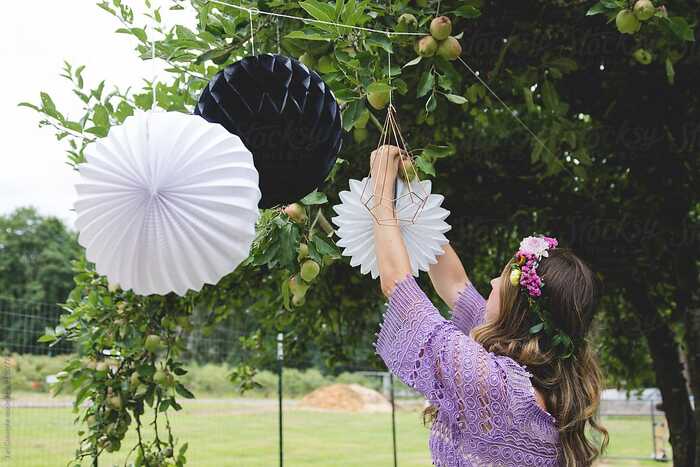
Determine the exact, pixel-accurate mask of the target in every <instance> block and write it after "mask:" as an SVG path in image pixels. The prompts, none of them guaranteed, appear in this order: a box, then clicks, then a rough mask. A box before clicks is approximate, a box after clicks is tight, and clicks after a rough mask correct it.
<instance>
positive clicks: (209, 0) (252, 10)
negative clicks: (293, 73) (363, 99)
mask: <svg viewBox="0 0 700 467" xmlns="http://www.w3.org/2000/svg"><path fill="white" fill-rule="evenodd" d="M209 3H216V4H218V5H222V6H227V7H231V8H234V9H236V10H240V11H247V12H248V13H249V14H252V13H256V14H260V15H267V16H275V17H277V18H287V19H295V20H298V21H303V22H304V23H316V24H326V25H329V26H336V27H341V28H347V29H355V30H357V31H365V32H375V33H377V34H386V33H388V32H390V33H391V34H394V35H396V36H424V35H425V34H423V33H420V32H397V31H386V30H381V29H372V28H363V27H361V26H350V25H349V24H343V23H335V22H333V21H323V20H320V19H314V18H304V17H301V16H293V15H285V14H282V13H273V12H271V11H264V10H258V9H257V8H246V7H244V6H240V5H234V4H232V3H227V2H222V1H219V0H206V1H205V2H204V4H205V5H207V4H209Z"/></svg>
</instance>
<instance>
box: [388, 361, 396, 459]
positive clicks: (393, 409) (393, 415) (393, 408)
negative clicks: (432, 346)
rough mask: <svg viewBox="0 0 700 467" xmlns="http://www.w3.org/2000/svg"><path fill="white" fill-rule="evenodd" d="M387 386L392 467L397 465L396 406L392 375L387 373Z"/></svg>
mask: <svg viewBox="0 0 700 467" xmlns="http://www.w3.org/2000/svg"><path fill="white" fill-rule="evenodd" d="M389 386H390V388H391V390H390V395H391V438H392V444H393V448H394V467H396V466H397V465H398V460H397V459H396V406H395V405H394V375H393V374H392V373H389Z"/></svg>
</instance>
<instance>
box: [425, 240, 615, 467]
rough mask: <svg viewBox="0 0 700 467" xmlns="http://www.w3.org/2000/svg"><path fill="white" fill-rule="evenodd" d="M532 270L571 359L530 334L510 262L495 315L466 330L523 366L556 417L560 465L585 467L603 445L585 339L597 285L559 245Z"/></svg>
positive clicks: (428, 416) (429, 416)
mask: <svg viewBox="0 0 700 467" xmlns="http://www.w3.org/2000/svg"><path fill="white" fill-rule="evenodd" d="M537 273H538V275H539V276H540V277H541V278H542V280H543V281H544V284H545V285H544V288H543V294H544V295H546V297H547V312H549V313H550V316H551V320H552V321H553V323H554V324H555V325H556V326H557V327H559V328H560V329H562V330H564V331H565V332H566V333H567V334H568V335H569V336H570V337H572V338H573V339H574V340H575V341H577V342H578V344H577V347H576V349H575V352H574V354H573V355H572V356H571V357H569V358H567V359H562V358H559V357H558V354H557V353H556V350H555V349H552V348H550V343H549V339H548V338H547V336H543V335H541V333H540V334H535V335H533V334H530V332H529V329H530V326H531V325H532V321H531V313H532V312H531V311H530V310H529V307H528V300H527V296H526V293H525V292H522V291H521V289H520V287H518V286H512V285H511V284H510V281H509V274H510V263H509V264H508V265H506V267H505V268H504V270H503V273H502V274H501V291H500V299H501V306H500V313H499V316H498V318H497V319H496V320H494V321H493V322H489V323H485V324H483V325H481V326H478V327H476V328H474V329H473V330H472V333H471V334H472V337H473V338H474V340H475V341H477V342H479V343H480V344H481V345H482V346H483V347H484V348H485V349H486V350H487V351H490V352H493V353H495V354H497V355H505V356H508V357H510V358H512V359H513V360H515V361H516V362H518V363H520V364H521V365H526V366H527V368H528V370H529V371H530V373H532V375H533V378H532V384H533V386H535V388H537V389H538V390H539V391H540V393H541V394H542V396H543V397H544V399H545V402H546V405H547V411H548V412H549V413H551V414H552V415H554V417H555V418H556V420H557V427H558V430H559V439H560V441H561V445H562V451H561V456H560V457H561V458H560V463H561V465H563V466H566V467H569V466H588V465H591V464H592V463H593V461H594V460H595V459H596V458H597V457H598V456H599V455H600V454H601V452H602V451H603V450H604V449H605V448H606V446H607V444H608V432H607V430H606V429H605V428H604V427H603V426H602V425H601V424H600V423H599V421H598V418H597V412H598V405H599V403H600V394H601V391H602V389H603V381H602V380H603V378H602V374H601V371H600V368H599V366H598V363H597V361H596V358H595V355H594V353H593V350H592V349H591V347H590V344H588V342H587V341H586V340H585V336H586V333H587V332H588V329H589V327H590V324H591V321H592V319H593V315H594V313H595V310H596V307H597V305H598V301H599V299H600V284H599V281H598V279H597V278H596V276H595V275H594V273H593V272H592V271H591V269H590V268H589V267H588V266H587V265H586V263H584V262H583V261H582V260H580V259H579V258H578V257H577V256H576V255H575V254H574V253H573V252H571V250H568V249H564V248H556V249H554V250H550V251H549V257H548V258H544V259H543V260H542V261H541V263H540V265H539V267H538V269H537ZM436 415H437V409H436V408H435V407H433V406H430V407H428V408H427V409H426V410H425V411H424V413H423V421H424V423H425V424H428V423H431V422H432V421H434V420H435V418H436ZM587 425H590V427H591V428H592V429H593V430H594V431H595V432H597V433H598V436H597V437H599V438H600V440H599V442H597V443H596V442H594V441H593V440H591V439H589V437H587V436H586V429H587Z"/></svg>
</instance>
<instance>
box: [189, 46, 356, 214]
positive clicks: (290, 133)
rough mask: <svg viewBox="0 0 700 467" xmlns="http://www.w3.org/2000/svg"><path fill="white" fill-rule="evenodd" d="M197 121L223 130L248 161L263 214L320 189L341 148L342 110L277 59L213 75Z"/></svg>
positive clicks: (304, 72)
mask: <svg viewBox="0 0 700 467" xmlns="http://www.w3.org/2000/svg"><path fill="white" fill-rule="evenodd" d="M195 114H197V115H201V116H202V117H203V118H204V119H206V120H207V121H209V122H212V123H220V124H221V125H223V126H224V128H226V129H227V130H228V131H229V132H231V133H233V134H235V135H237V136H239V137H240V138H241V140H243V143H244V144H245V145H246V147H247V148H248V149H249V150H250V152H252V153H253V159H254V162H255V167H256V168H257V170H258V172H259V174H260V191H261V192H262V199H261V200H260V204H259V206H260V207H263V208H269V207H272V206H274V205H276V204H287V203H290V202H293V201H297V200H298V199H299V198H301V197H303V196H304V195H306V194H308V193H310V192H311V191H313V190H314V189H315V188H317V187H319V186H320V185H321V183H323V181H324V180H325V178H326V176H327V175H328V173H329V172H330V170H331V169H332V168H333V164H334V163H335V160H336V158H337V156H338V152H339V151H340V146H341V144H342V135H343V130H342V122H341V117H340V107H339V106H338V102H337V101H336V100H335V96H334V95H333V93H332V92H331V90H330V88H329V87H328V86H326V84H325V83H324V82H323V80H322V79H321V77H320V76H318V74H317V73H316V72H314V71H311V70H309V69H308V68H307V67H306V66H305V65H303V64H302V63H300V62H298V61H296V60H294V59H292V58H289V57H284V56H282V55H272V54H263V55H257V56H250V57H245V58H243V59H242V60H240V61H238V62H236V63H234V64H232V65H229V66H227V67H226V68H225V69H224V70H222V71H220V72H219V73H217V74H216V75H215V76H214V77H213V78H212V80H211V81H210V82H209V85H208V86H207V87H205V88H204V90H203V91H202V94H201V95H200V97H199V102H198V103H197V107H196V109H195Z"/></svg>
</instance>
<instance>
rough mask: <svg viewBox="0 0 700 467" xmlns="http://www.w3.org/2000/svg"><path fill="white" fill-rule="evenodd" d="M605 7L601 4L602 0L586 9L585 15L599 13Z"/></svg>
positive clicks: (603, 11) (603, 10) (604, 9)
mask: <svg viewBox="0 0 700 467" xmlns="http://www.w3.org/2000/svg"><path fill="white" fill-rule="evenodd" d="M606 10H607V8H606V7H605V5H603V2H598V3H596V4H595V5H593V6H592V7H590V8H589V9H588V11H587V12H586V16H593V15H598V14H600V13H605V11H606Z"/></svg>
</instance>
